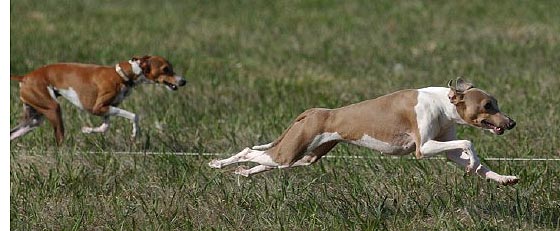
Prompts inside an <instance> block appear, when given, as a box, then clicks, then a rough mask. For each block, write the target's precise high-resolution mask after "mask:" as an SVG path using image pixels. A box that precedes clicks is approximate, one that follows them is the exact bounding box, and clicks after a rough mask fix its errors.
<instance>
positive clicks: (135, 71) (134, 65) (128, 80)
mask: <svg viewBox="0 0 560 231" xmlns="http://www.w3.org/2000/svg"><path fill="white" fill-rule="evenodd" d="M128 63H129V64H130V69H131V72H132V73H131V74H129V75H127V74H126V72H125V71H124V70H123V68H122V67H121V66H120V65H119V64H116V65H115V71H116V72H117V74H118V75H119V76H120V77H121V78H122V79H123V80H124V82H125V84H126V85H128V86H133V85H135V84H137V83H138V82H140V81H142V80H143V79H146V77H145V76H144V73H143V72H142V68H140V61H139V60H128ZM134 77H136V78H135V79H134Z"/></svg>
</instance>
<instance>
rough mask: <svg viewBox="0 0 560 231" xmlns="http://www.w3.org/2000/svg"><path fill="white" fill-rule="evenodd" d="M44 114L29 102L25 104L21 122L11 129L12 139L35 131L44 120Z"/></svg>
mask: <svg viewBox="0 0 560 231" xmlns="http://www.w3.org/2000/svg"><path fill="white" fill-rule="evenodd" d="M43 119H44V118H43V115H41V114H40V113H38V112H37V111H36V110H35V109H33V108H32V107H31V106H29V105H27V104H23V117H22V119H21V122H20V123H19V124H18V125H17V126H16V127H15V128H13V129H11V130H10V140H13V139H16V138H18V137H20V136H23V135H25V134H27V133H29V132H30V131H33V130H34V129H35V128H37V127H38V126H39V125H41V123H42V122H43Z"/></svg>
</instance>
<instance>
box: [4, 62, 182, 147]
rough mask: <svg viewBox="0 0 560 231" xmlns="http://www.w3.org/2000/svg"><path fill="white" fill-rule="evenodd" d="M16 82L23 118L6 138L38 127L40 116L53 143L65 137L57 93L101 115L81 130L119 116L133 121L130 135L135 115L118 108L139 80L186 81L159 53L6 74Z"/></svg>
mask: <svg viewBox="0 0 560 231" xmlns="http://www.w3.org/2000/svg"><path fill="white" fill-rule="evenodd" d="M10 79H11V80H15V81H19V82H20V84H19V86H20V99H21V101H23V116H22V119H21V122H20V124H19V125H18V126H17V127H15V128H13V129H12V130H11V131H10V140H13V139H15V138H17V137H20V136H23V135H25V134H27V133H28V132H30V131H32V130H33V129H35V128H36V127H38V126H39V125H40V124H41V122H42V121H43V119H44V118H43V117H46V118H47V120H48V121H49V122H50V123H51V125H52V127H53V128H54V134H55V139H56V143H57V145H60V144H62V142H63V140H64V125H63V122H62V114H61V110H60V105H59V103H58V101H57V97H58V96H62V97H64V98H66V99H67V100H68V101H70V102H71V103H72V104H74V105H75V106H76V107H78V108H80V109H82V110H85V111H87V112H89V113H91V114H94V115H97V116H102V117H103V123H102V124H101V125H100V126H99V127H83V128H82V132H83V133H97V132H105V131H107V129H108V128H109V117H110V116H120V117H124V118H127V119H129V120H131V121H132V138H134V137H136V136H137V135H138V133H139V131H140V130H139V127H138V116H137V115H136V114H134V113H132V112H129V111H126V110H123V109H120V108H118V107H117V106H118V105H119V104H120V103H121V102H122V101H123V100H124V99H125V98H126V97H127V96H128V95H129V94H130V92H131V90H132V88H133V87H134V86H136V85H138V84H141V83H159V84H164V85H165V86H166V87H167V88H168V89H169V90H173V91H175V90H177V89H178V87H179V86H184V85H185V84H186V81H185V80H184V79H183V77H181V76H177V75H175V72H173V67H172V65H171V63H169V62H168V61H167V60H166V59H165V58H163V57H160V56H144V57H133V58H132V59H130V60H128V61H123V62H120V63H118V64H116V65H115V66H100V65H94V64H80V63H58V64H51V65H47V66H43V67H41V68H39V69H37V70H34V71H32V72H31V73H29V74H27V75H24V76H11V77H10Z"/></svg>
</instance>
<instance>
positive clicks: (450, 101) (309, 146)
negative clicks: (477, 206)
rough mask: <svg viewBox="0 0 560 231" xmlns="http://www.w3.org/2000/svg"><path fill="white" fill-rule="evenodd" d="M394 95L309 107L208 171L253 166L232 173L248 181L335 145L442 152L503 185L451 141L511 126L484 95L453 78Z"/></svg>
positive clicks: (506, 179) (464, 145)
mask: <svg viewBox="0 0 560 231" xmlns="http://www.w3.org/2000/svg"><path fill="white" fill-rule="evenodd" d="M452 83H453V81H452V80H451V81H449V83H448V88H444V87H428V88H422V89H409V90H402V91H397V92H394V93H392V94H388V95H385V96H381V97H379V98H376V99H372V100H367V101H363V102H360V103H356V104H352V105H349V106H346V107H342V108H338V109H324V108H313V109H310V110H307V111H305V112H303V113H302V114H300V115H299V116H298V117H297V118H296V119H295V121H294V122H293V123H292V125H291V126H290V127H289V128H288V129H286V130H285V131H284V133H283V134H282V135H281V136H280V137H279V138H277V139H276V140H275V141H274V142H272V143H269V144H265V145H260V146H254V147H253V148H246V149H244V150H243V151H241V152H240V153H238V154H236V155H233V156H232V157H230V158H227V159H222V160H213V161H212V162H210V163H209V166H210V167H212V168H221V167H223V166H226V165H229V164H233V163H238V162H245V161H251V162H256V163H258V164H259V165H257V166H255V167H253V168H250V169H245V168H243V167H239V168H238V169H237V170H236V171H235V173H236V174H240V175H243V176H250V175H252V174H255V173H259V172H263V171H267V170H271V169H274V168H287V167H294V166H305V165H310V164H312V163H314V162H316V161H317V160H319V159H320V158H321V157H322V156H323V155H325V154H326V153H327V152H329V151H330V150H331V149H332V148H333V147H334V146H335V145H336V144H338V143H340V142H345V143H350V144H355V145H359V146H363V147H367V148H371V149H374V150H377V151H380V152H381V153H385V154H391V155H404V154H408V153H412V152H415V154H416V158H417V159H420V158H423V157H431V156H434V155H436V154H438V153H440V152H446V154H447V158H448V159H449V160H451V161H453V162H455V163H457V164H458V165H459V166H462V167H464V168H466V170H467V172H469V173H472V172H476V173H477V174H479V175H480V176H482V177H485V178H486V179H492V180H494V181H496V182H498V183H501V184H503V185H513V184H515V183H517V182H518V180H519V179H518V178H517V177H515V176H504V175H500V174H498V173H495V172H493V171H491V170H490V169H488V168H487V167H485V166H483V165H481V164H480V160H479V158H478V157H477V154H476V152H475V150H474V148H473V144H472V143H471V142H470V141H468V140H459V139H457V136H456V133H455V124H468V125H472V126H475V127H478V128H482V129H485V130H489V131H491V132H492V133H494V134H497V135H501V134H503V133H504V132H505V130H508V129H512V128H513V127H514V126H515V121H514V120H512V119H511V118H509V117H507V116H506V115H505V114H503V113H502V112H500V110H499V108H498V102H497V101H496V99H495V98H494V97H492V96H491V95H489V94H488V93H486V92H484V91H482V90H480V89H477V88H474V87H473V85H472V84H471V83H469V82H467V81H465V80H463V79H461V78H457V81H456V83H455V86H452Z"/></svg>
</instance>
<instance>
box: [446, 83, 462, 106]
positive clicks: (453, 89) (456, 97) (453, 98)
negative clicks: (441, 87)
mask: <svg viewBox="0 0 560 231" xmlns="http://www.w3.org/2000/svg"><path fill="white" fill-rule="evenodd" d="M459 79H460V77H459V78H457V80H459ZM447 87H448V88H449V89H450V91H449V93H448V94H447V96H448V97H449V101H450V102H451V103H452V104H454V105H457V104H458V103H460V102H462V101H463V92H462V91H459V90H457V83H455V86H453V79H451V80H449V82H447Z"/></svg>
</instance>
